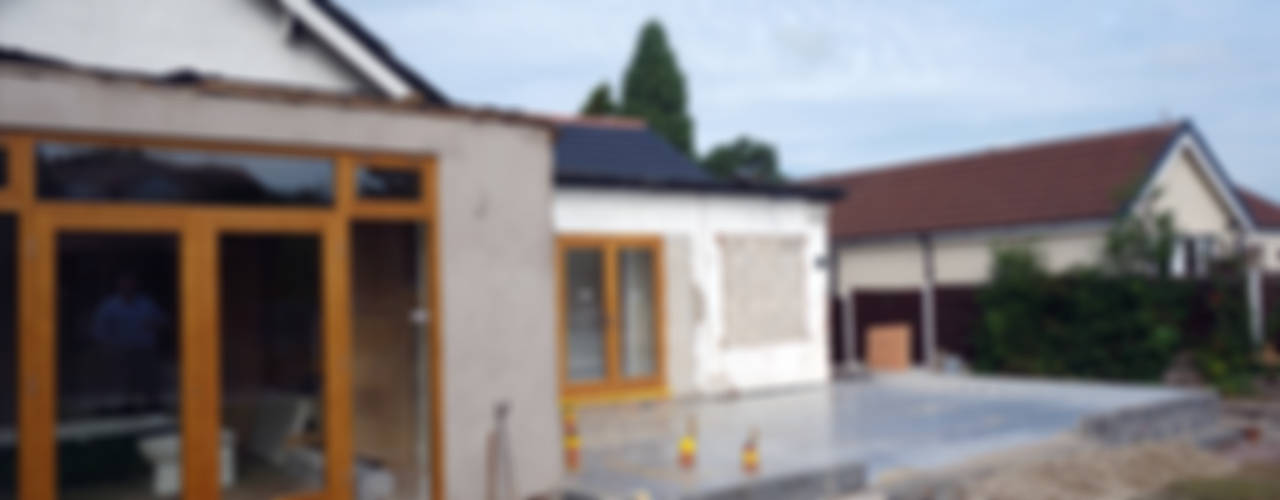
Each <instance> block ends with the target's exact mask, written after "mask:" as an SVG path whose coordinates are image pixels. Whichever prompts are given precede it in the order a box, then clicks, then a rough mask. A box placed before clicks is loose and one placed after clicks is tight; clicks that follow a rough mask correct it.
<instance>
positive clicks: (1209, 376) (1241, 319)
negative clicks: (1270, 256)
mask: <svg viewBox="0 0 1280 500" xmlns="http://www.w3.org/2000/svg"><path fill="white" fill-rule="evenodd" d="M1208 300H1209V307H1210V310H1212V311H1213V329H1212V330H1211V331H1210V332H1209V335H1208V337H1207V338H1205V339H1203V340H1202V341H1200V342H1197V343H1196V345H1193V346H1191V347H1192V349H1193V352H1194V353H1195V361H1196V368H1198V369H1199V370H1200V373H1201V374H1202V375H1204V377H1205V379H1206V380H1207V381H1208V382H1209V383H1211V384H1213V385H1214V386H1215V387H1217V388H1218V389H1219V390H1221V391H1222V392H1224V393H1226V394H1233V395H1235V394H1244V393H1248V392H1251V391H1252V384H1253V379H1254V377H1255V376H1257V375H1258V374H1259V373H1261V370H1260V366H1259V365H1258V363H1257V361H1256V360H1255V359H1254V350H1253V340H1252V338H1251V335H1250V332H1249V308H1248V299H1247V298H1246V297H1245V291H1244V262H1243V261H1242V260H1241V259H1239V258H1232V259H1226V260H1223V261H1221V262H1219V263H1218V264H1217V265H1216V266H1215V272H1214V278H1213V286H1212V289H1211V291H1210V293H1209V297H1208Z"/></svg>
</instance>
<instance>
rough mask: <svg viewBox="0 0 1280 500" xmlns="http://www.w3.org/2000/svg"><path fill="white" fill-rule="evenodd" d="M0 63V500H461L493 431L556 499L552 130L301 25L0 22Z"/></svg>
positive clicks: (250, 19)
mask: <svg viewBox="0 0 1280 500" xmlns="http://www.w3.org/2000/svg"><path fill="white" fill-rule="evenodd" d="M0 48H3V51H2V52H0V263H3V264H4V265H0V345H2V347H0V353H3V354H0V356H4V358H3V359H0V366H6V367H16V368H15V369H11V370H3V371H0V498H21V499H24V500H48V499H53V498H68V499H99V498H104V499H105V498H111V499H119V498H128V499H138V498H154V497H156V496H169V495H172V494H177V493H182V495H183V497H184V498H218V497H219V495H220V496H221V497H222V498H227V499H241V498H249V499H255V500H256V499H265V498H274V499H279V498H304V497H305V498H317V497H320V495H321V494H325V497H326V498H350V497H352V495H351V494H350V492H354V491H356V488H357V487H358V488H360V490H361V491H362V492H365V493H368V494H365V493H362V494H361V496H360V498H371V497H372V496H371V494H372V493H375V492H376V491H377V490H380V489H382V490H385V489H387V486H388V483H394V492H395V496H394V497H393V498H438V499H439V498H481V497H483V495H484V491H485V485H486V474H485V470H486V466H485V464H486V461H487V460H489V459H490V454H489V452H488V451H487V449H486V439H488V438H489V436H490V434H491V432H492V431H493V429H494V428H495V425H497V424H496V417H495V408H496V407H497V406H499V405H506V406H507V407H508V408H509V410H510V413H509V415H508V416H507V417H506V419H507V421H506V422H505V425H506V427H507V428H508V429H509V430H510V431H511V446H510V450H511V454H512V456H511V457H510V458H511V460H512V461H513V462H515V463H517V464H519V466H518V467H517V468H516V469H515V471H514V473H515V475H514V479H515V484H516V485H517V487H518V493H520V494H521V495H531V494H534V493H536V492H538V491H543V489H545V488H547V487H550V486H551V485H553V484H554V483H555V482H556V481H557V480H558V478H559V477H560V476H561V474H562V467H561V464H560V460H559V456H560V455H559V453H560V445H561V443H560V436H559V431H558V429H559V401H558V398H559V392H558V391H559V386H558V380H557V378H556V372H555V370H554V363H555V359H556V356H557V342H556V333H555V329H554V328H555V326H554V325H555V300H554V297H553V295H552V294H551V291H552V290H554V288H555V279H554V276H553V274H552V272H551V262H553V258H552V251H553V249H554V248H555V239H554V238H555V232H554V226H553V223H552V222H553V221H552V216H551V210H550V207H551V206H552V203H553V195H552V182H551V180H552V178H553V163H552V161H553V158H554V152H553V148H552V146H553V143H552V139H553V136H554V129H555V124H554V123H550V122H548V121H546V120H544V119H541V118H537V117H531V116H527V115H523V114H519V113H511V112H501V111H495V110H490V109H479V108H473V107H466V106H460V105H457V104H453V103H451V102H450V101H449V100H448V99H447V98H445V97H444V95H443V94H442V93H440V92H439V91H438V90H436V89H435V88H434V87H433V86H431V85H430V84H429V83H428V82H426V81H425V80H423V79H422V78H420V77H418V76H416V75H415V74H414V73H413V72H411V71H409V70H408V69H407V68H406V66H405V65H404V64H402V63H401V62H399V61H398V60H397V59H396V58H395V57H394V56H393V55H392V54H391V53H390V52H389V51H388V50H387V49H386V48H385V47H383V46H382V45H380V44H379V43H378V42H377V41H376V40H375V39H374V38H373V37H372V36H371V35H370V34H369V33H368V32H366V31H364V30H363V29H361V28H360V27H359V26H358V25H356V24H355V23H354V22H353V21H352V20H351V19H350V18H349V17H347V16H346V15H345V14H343V13H342V12H341V11H340V10H338V9H337V8H336V7H335V6H334V5H332V4H331V3H330V2H328V1H326V0H280V1H267V0H263V1H236V2H205V1H194V0H191V1H185V0H184V1H173V2H143V1H124V2H121V1H90V2H82V1H47V0H40V1H16V2H5V3H4V4H3V5H0ZM95 167H101V168H95ZM19 387H21V388H22V390H21V391H19V390H18V388H19Z"/></svg>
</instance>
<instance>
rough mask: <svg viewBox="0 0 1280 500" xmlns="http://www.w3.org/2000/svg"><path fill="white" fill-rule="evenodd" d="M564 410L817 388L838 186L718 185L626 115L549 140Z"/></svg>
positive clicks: (823, 363)
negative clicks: (604, 402)
mask: <svg viewBox="0 0 1280 500" xmlns="http://www.w3.org/2000/svg"><path fill="white" fill-rule="evenodd" d="M555 154H556V157H555V172H556V173H555V185H556V188H555V200H554V209H553V213H554V215H553V224H554V226H555V231H556V240H557V245H556V248H557V250H556V262H557V264H556V269H557V275H558V279H559V290H558V292H557V295H558V301H559V308H560V309H559V311H560V316H559V318H560V324H559V328H560V335H561V338H562V341H561V346H562V347H561V349H562V352H561V369H560V378H561V386H562V390H563V393H564V395H565V399H566V401H569V402H573V401H581V400H591V399H597V398H600V397H604V398H607V399H616V398H620V397H621V398H636V397H653V396H676V397H680V396H689V395H698V394H703V395H705V394H722V393H726V392H742V391H752V390H760V389H768V388H778V387H785V386H796V385H805V384H814V383H821V382H823V381H825V380H826V379H827V377H828V376H829V374H830V369H829V364H828V352H827V345H826V343H827V342H826V336H825V334H824V332H825V331H826V324H827V316H828V313H827V301H826V299H825V297H826V292H825V290H826V287H827V282H828V279H829V278H828V271H827V267H826V265H825V261H826V258H825V255H826V252H827V233H826V222H825V221H826V217H827V208H828V205H829V204H830V202H831V201H832V200H835V199H837V198H838V197H839V196H840V191H839V190H838V189H831V188H822V187H808V186H794V185H786V184H758V183H747V182H736V181H727V180H722V179H718V178H715V177H713V176H711V175H710V174H708V173H707V172H706V171H705V170H703V169H702V168H700V167H699V166H697V165H695V164H694V163H693V162H691V161H690V160H689V159H688V158H687V157H686V156H684V155H682V154H680V153H679V152H678V151H676V150H675V148H673V147H672V146H671V145H670V144H669V143H667V142H666V141H665V140H663V139H662V138H661V137H659V136H658V135H657V134H655V133H654V132H652V131H650V130H648V129H646V128H645V126H644V124H643V123H642V122H636V121H628V120H625V119H617V118H612V119H600V118H592V119H586V118H578V119H570V120H561V122H560V124H559V126H558V127H557V131H556V143H555Z"/></svg>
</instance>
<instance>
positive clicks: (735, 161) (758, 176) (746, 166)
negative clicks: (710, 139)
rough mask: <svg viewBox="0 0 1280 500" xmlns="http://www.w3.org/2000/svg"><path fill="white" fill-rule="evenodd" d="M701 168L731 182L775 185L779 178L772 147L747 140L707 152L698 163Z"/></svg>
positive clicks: (731, 142) (748, 138) (730, 143)
mask: <svg viewBox="0 0 1280 500" xmlns="http://www.w3.org/2000/svg"><path fill="white" fill-rule="evenodd" d="M702 167H703V168H705V169H707V170H708V171H710V172H711V173H713V174H715V175H717V176H720V177H724V178H731V179H743V180H751V181H757V182H776V181H779V180H781V178H782V175H781V174H780V173H779V172H778V154H777V153H775V152H774V150H773V146H772V145H770V144H769V143H767V142H764V141H760V140H756V139H753V138H751V137H747V136H741V137H738V138H737V139H734V140H733V141H730V142H727V143H724V144H720V145H718V146H716V147H714V148H711V152H709V153H707V156H706V157H704V158H703V159H702Z"/></svg>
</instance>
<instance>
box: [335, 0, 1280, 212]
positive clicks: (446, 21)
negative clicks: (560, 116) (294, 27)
mask: <svg viewBox="0 0 1280 500" xmlns="http://www.w3.org/2000/svg"><path fill="white" fill-rule="evenodd" d="M344 3H345V4H347V5H348V7H349V8H351V9H352V10H353V11H355V13H356V14H357V15H358V16H359V17H360V18H361V19H362V20H364V21H366V22H367V23H368V24H369V25H370V26H371V27H372V28H373V29H374V30H375V31H376V32H378V33H379V34H380V35H381V36H382V37H383V38H384V39H385V40H386V41H388V42H389V43H390V44H391V45H392V46H393V47H394V48H395V50H396V51H397V52H398V53H400V54H401V55H402V56H403V57H404V58H406V59H407V60H408V61H410V63H411V64H412V65H413V66H415V67H416V68H417V69H419V70H420V71H421V72H422V73H423V74H425V75H426V76H427V77H428V78H429V79H431V80H432V81H433V82H435V83H436V84H437V85H439V86H440V87H442V89H443V90H444V91H445V93H446V94H448V95H450V96H453V97H455V98H458V99H460V100H463V101H465V102H481V103H493V104H500V105H513V106H518V107H523V108H529V109H538V110H548V111H558V112H572V111H574V110H575V109H576V108H577V107H578V106H579V105H580V104H581V101H582V99H583V98H584V97H585V95H586V92H587V90H588V89H589V88H590V87H591V86H592V85H594V84H595V83H597V82H599V81H600V80H602V79H607V80H609V81H610V82H612V83H614V84H616V83H617V82H618V80H619V78H620V75H621V72H622V70H623V67H624V66H625V64H626V63H627V60H628V58H629V57H630V56H631V50H632V45H633V44H634V41H635V40H634V39H635V36H636V32H637V30H638V28H639V26H640V24H641V23H642V22H643V21H644V20H645V19H648V18H650V17H658V18H660V19H661V20H662V21H663V23H664V25H665V26H666V27H667V30H668V34H669V36H670V38H671V41H672V43H673V45H674V46H675V49H676V52H677V56H678V57H679V60H680V63H681V66H682V67H683V69H684V71H685V74H686V78H687V82H688V84H689V87H690V95H691V108H692V113H693V115H694V117H695V120H696V124H697V130H696V139H697V142H698V144H699V147H700V149H703V150H705V149H706V148H707V147H708V146H710V145H711V144H714V143H716V142H719V141H722V140H726V139H729V138H731V137H734V136H737V135H739V134H741V133H747V134H750V135H754V136H758V137H762V138H765V139H768V140H771V141H774V142H775V143H777V145H778V146H779V148H780V150H781V153H782V157H783V160H784V162H785V163H786V166H787V168H788V170H789V171H790V172H791V173H793V174H812V173H816V172H819V171H822V170H827V169H833V168H844V167H848V166H852V165H864V164H870V163H878V162H883V161H886V160H891V159H902V158H910V157H915V156H922V155H930V154H937V153H943V152H948V151H954V150H972V149H981V148H984V147H987V146H989V145H991V144H993V143H1008V142H1014V141H1021V140H1028V139H1034V138H1043V137H1051V136H1055V135H1061V134H1070V133H1079V132H1089V131H1095V130H1099V129H1106V128H1109V127H1122V126H1130V125H1134V124H1141V123H1150V122H1154V121H1155V120H1157V119H1158V118H1159V117H1160V116H1161V115H1162V114H1172V115H1178V116H1182V115H1189V116H1192V117H1194V118H1196V119H1197V121H1198V122H1199V123H1200V125H1201V128H1203V129H1204V130H1205V131H1206V132H1207V134H1208V135H1209V136H1210V137H1211V139H1212V140H1213V141H1214V142H1215V145H1216V146H1217V149H1218V152H1219V154H1220V155H1221V157H1222V158H1223V159H1224V161H1225V162H1226V163H1227V164H1228V168H1229V170H1230V171H1231V172H1232V173H1233V174H1234V175H1236V177H1237V178H1238V179H1239V180H1241V181H1243V182H1246V183H1249V184H1253V185H1255V186H1256V187H1258V188H1259V189H1261V190H1263V191H1266V192H1268V193H1269V194H1271V195H1273V196H1276V197H1278V198H1280V169H1277V168H1275V167H1273V166H1272V165H1271V163H1272V162H1275V161H1277V160H1280V141H1274V140H1273V139H1272V137H1273V136H1274V131H1275V130H1277V127H1276V126H1277V125H1280V123H1278V122H1280V120H1278V119H1276V118H1274V117H1275V116H1280V115H1278V113H1277V112H1278V111H1280V53H1278V52H1277V49H1276V47H1280V30H1275V29H1273V26H1272V24H1273V23H1272V22H1271V21H1272V20H1274V19H1277V18H1278V16H1277V14H1280V4H1275V3H1265V2H1263V3H1241V2H1200V1H1176V2H1157V1H1150V0H1149V1H1141V0H1140V1H1137V2H1103V1H1094V2H1054V3H1049V2H1015V1H1007V2H994V1H987V2H980V1H975V2H923V1H910V0H908V1H900V2H858V1H827V0H797V1H792V2H770V1H764V0H744V1H732V2H730V1H723V2H710V1H677V0H658V1H654V2H631V1H621V0H609V1H599V2H590V1H586V0H546V1H539V2H514V1H513V2H494V1H479V2H472V1H466V2H464V1H451V0H419V1H412V0H403V1H397V0H378V1H370V0H365V1H363V2H357V1H356V0H348V1H346V2H344Z"/></svg>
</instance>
